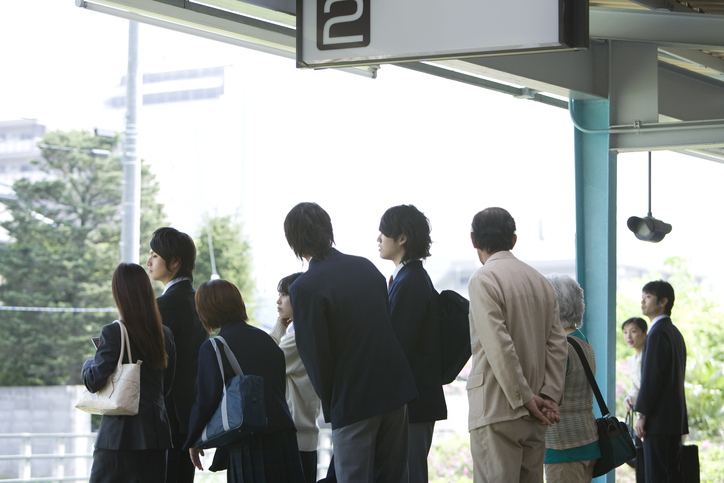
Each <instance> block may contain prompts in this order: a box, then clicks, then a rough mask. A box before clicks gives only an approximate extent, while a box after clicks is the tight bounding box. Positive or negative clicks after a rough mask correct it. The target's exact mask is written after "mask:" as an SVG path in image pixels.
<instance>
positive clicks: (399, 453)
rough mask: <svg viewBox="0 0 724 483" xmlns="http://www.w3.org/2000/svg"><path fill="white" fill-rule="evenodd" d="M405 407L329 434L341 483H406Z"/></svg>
mask: <svg viewBox="0 0 724 483" xmlns="http://www.w3.org/2000/svg"><path fill="white" fill-rule="evenodd" d="M407 426H408V425H407V405H402V406H400V407H399V408H397V409H394V410H392V411H389V412H386V413H383V414H379V415H377V416H373V417H371V418H368V419H363V420H362V421H358V422H356V423H352V424H350V425H348V426H344V427H342V428H337V429H335V430H333V431H332V443H333V445H334V471H335V473H336V474H337V481H338V482H340V483H347V482H349V483H374V482H384V483H407V482H408V471H407V452H408V429H407Z"/></svg>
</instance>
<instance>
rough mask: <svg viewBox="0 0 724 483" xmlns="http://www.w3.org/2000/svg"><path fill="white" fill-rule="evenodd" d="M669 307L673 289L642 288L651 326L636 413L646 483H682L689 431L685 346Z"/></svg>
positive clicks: (644, 310)
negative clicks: (683, 439)
mask: <svg viewBox="0 0 724 483" xmlns="http://www.w3.org/2000/svg"><path fill="white" fill-rule="evenodd" d="M673 308H674V287H672V286H671V284H670V283H669V282H665V281H663V280H656V281H653V282H649V283H647V284H646V285H644V288H643V289H642V297H641V312H642V313H643V315H645V316H646V317H648V318H649V320H650V321H651V324H650V325H649V331H648V335H647V336H646V341H645V342H644V349H643V352H642V354H641V387H640V389H639V395H638V397H637V398H636V408H635V409H636V411H637V412H638V413H639V420H638V422H637V423H636V434H637V435H638V436H639V437H640V438H641V439H642V440H643V444H644V468H645V478H646V482H647V483H654V482H655V483H662V482H681V481H683V473H682V467H681V462H682V451H683V450H682V444H681V435H683V434H688V433H689V423H688V421H687V411H686V398H685V397H684V377H685V375H686V344H685V343H684V338H683V337H682V335H681V332H679V329H677V328H676V326H675V325H674V323H673V322H672V321H671V309H673Z"/></svg>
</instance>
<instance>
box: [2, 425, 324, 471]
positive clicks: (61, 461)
mask: <svg viewBox="0 0 724 483" xmlns="http://www.w3.org/2000/svg"><path fill="white" fill-rule="evenodd" d="M96 436H97V434H96V433H81V434H75V433H10V434H7V433H6V434H3V433H0V440H7V439H17V440H20V452H19V453H18V454H11V455H0V462H2V461H13V460H17V461H18V465H19V468H18V475H19V477H18V478H10V479H7V478H5V479H4V478H2V477H1V476H0V483H33V482H53V481H57V482H62V481H88V477H89V474H90V465H85V469H86V470H85V472H84V473H85V474H83V475H76V476H65V460H69V459H92V458H93V452H92V450H91V451H89V452H85V453H78V452H75V453H66V452H65V451H66V440H67V439H72V438H86V439H89V440H90V441H91V442H93V441H95V438H96ZM33 439H41V440H42V439H45V440H47V439H55V445H54V450H53V453H51V454H33V446H32V440H33ZM88 446H91V445H88ZM317 451H318V464H317V471H318V477H319V478H323V477H324V476H325V475H326V474H327V468H328V466H329V461H330V459H331V457H332V431H331V429H328V428H322V429H321V430H320V432H319V447H318V448H317ZM35 460H53V467H52V474H53V476H39V477H33V476H31V468H32V462H33V461H35ZM76 466H77V465H76ZM76 471H78V469H77V468H76Z"/></svg>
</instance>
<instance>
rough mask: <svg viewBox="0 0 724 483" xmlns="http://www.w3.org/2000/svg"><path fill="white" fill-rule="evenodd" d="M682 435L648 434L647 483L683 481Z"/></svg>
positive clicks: (646, 455)
mask: <svg viewBox="0 0 724 483" xmlns="http://www.w3.org/2000/svg"><path fill="white" fill-rule="evenodd" d="M681 448H682V446H681V435H680V434H673V435H671V434H650V433H649V434H647V435H646V437H645V438H644V468H645V471H646V483H681V482H683V481H684V477H683V473H682V469H681V455H682V449H681Z"/></svg>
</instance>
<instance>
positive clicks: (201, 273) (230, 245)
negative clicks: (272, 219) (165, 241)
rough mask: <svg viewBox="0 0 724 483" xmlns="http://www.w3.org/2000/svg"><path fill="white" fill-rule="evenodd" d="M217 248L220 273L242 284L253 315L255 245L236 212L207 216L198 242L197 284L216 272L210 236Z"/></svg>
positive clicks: (241, 286) (244, 296) (243, 295)
mask: <svg viewBox="0 0 724 483" xmlns="http://www.w3.org/2000/svg"><path fill="white" fill-rule="evenodd" d="M209 233H211V240H212V244H213V248H214V261H215V263H216V272H217V274H218V275H219V277H221V278H223V279H224V280H228V281H230V282H232V283H233V284H234V285H236V286H237V287H239V291H241V294H242V297H243V298H244V303H245V304H246V306H247V312H248V315H249V318H250V319H251V318H253V312H254V311H253V295H254V290H255V288H256V282H255V281H254V279H252V277H251V245H250V244H249V241H248V240H247V239H246V237H245V236H244V235H243V228H242V226H241V224H240V223H239V222H238V221H237V220H236V217H234V216H207V217H205V219H204V222H203V224H202V227H201V230H200V231H199V236H198V237H197V238H196V239H195V242H196V271H195V272H194V285H195V286H197V287H198V286H199V285H201V284H202V283H203V282H205V281H207V280H209V279H210V278H211V275H212V270H211V255H210V252H209V238H208V235H209Z"/></svg>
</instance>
